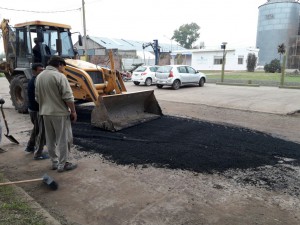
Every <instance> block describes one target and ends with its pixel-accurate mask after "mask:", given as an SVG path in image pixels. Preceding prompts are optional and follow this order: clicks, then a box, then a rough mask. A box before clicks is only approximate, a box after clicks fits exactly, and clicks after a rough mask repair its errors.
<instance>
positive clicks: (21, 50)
mask: <svg viewBox="0 0 300 225" xmlns="http://www.w3.org/2000/svg"><path fill="white" fill-rule="evenodd" d="M17 37H18V47H17V50H18V56H19V57H26V50H27V48H26V42H25V37H26V33H25V30H24V29H20V30H18V34H17Z"/></svg>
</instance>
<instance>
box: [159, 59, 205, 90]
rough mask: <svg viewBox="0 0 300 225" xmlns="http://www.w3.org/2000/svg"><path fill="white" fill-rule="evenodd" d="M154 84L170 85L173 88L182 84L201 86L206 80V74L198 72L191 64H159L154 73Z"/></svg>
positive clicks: (175, 88) (177, 87)
mask: <svg viewBox="0 0 300 225" xmlns="http://www.w3.org/2000/svg"><path fill="white" fill-rule="evenodd" d="M155 76H156V86H157V87H158V88H162V87H163V86H171V87H172V88H173V89H174V90H177V89H179V88H180V87H181V86H183V85H191V84H194V85H198V86H199V87H203V86H204V83H205V82H206V75H205V74H204V73H201V72H198V71H197V70H195V69H194V68H193V67H191V66H187V65H168V66H161V67H160V68H159V69H158V70H157V71H156V73H155Z"/></svg>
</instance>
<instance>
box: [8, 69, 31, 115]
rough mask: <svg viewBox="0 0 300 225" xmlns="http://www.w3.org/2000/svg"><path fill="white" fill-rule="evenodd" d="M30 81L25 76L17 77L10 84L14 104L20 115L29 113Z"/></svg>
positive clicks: (19, 75)
mask: <svg viewBox="0 0 300 225" xmlns="http://www.w3.org/2000/svg"><path fill="white" fill-rule="evenodd" d="M27 86H28V79H27V78H26V76H25V75H24V74H18V75H16V76H15V77H14V78H13V79H12V80H11V82H10V96H11V101H12V104H13V105H14V106H15V109H16V110H18V112H19V113H28V94H27Z"/></svg>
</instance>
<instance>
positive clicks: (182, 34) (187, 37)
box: [172, 23, 200, 49]
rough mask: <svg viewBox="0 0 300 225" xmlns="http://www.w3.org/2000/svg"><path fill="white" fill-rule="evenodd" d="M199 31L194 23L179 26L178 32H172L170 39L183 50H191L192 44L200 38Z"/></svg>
mask: <svg viewBox="0 0 300 225" xmlns="http://www.w3.org/2000/svg"><path fill="white" fill-rule="evenodd" d="M199 29H200V27H199V26H198V25H197V24H196V23H190V24H184V25H181V26H180V27H179V29H178V30H175V31H174V34H173V37H172V39H173V40H175V41H176V42H178V43H179V44H180V45H181V46H183V47H184V48H187V49H191V48H192V46H193V43H195V42H196V41H197V39H198V38H199V37H200V33H198V31H199Z"/></svg>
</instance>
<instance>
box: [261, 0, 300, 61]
mask: <svg viewBox="0 0 300 225" xmlns="http://www.w3.org/2000/svg"><path fill="white" fill-rule="evenodd" d="M299 12H300V4H299V3H298V2H296V1H291V0H290V1H284V0H282V1H279V0H277V1H268V2H267V3H266V4H264V5H261V6H260V7H259V16H258V25H257V36H256V47H257V48H259V49H260V51H259V55H258V56H259V61H258V64H259V65H261V66H264V65H265V64H267V63H270V61H271V60H273V59H280V56H279V54H278V52H277V47H278V45H280V44H282V43H284V44H285V46H288V45H289V38H291V37H294V36H296V35H298V28H299Z"/></svg>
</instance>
